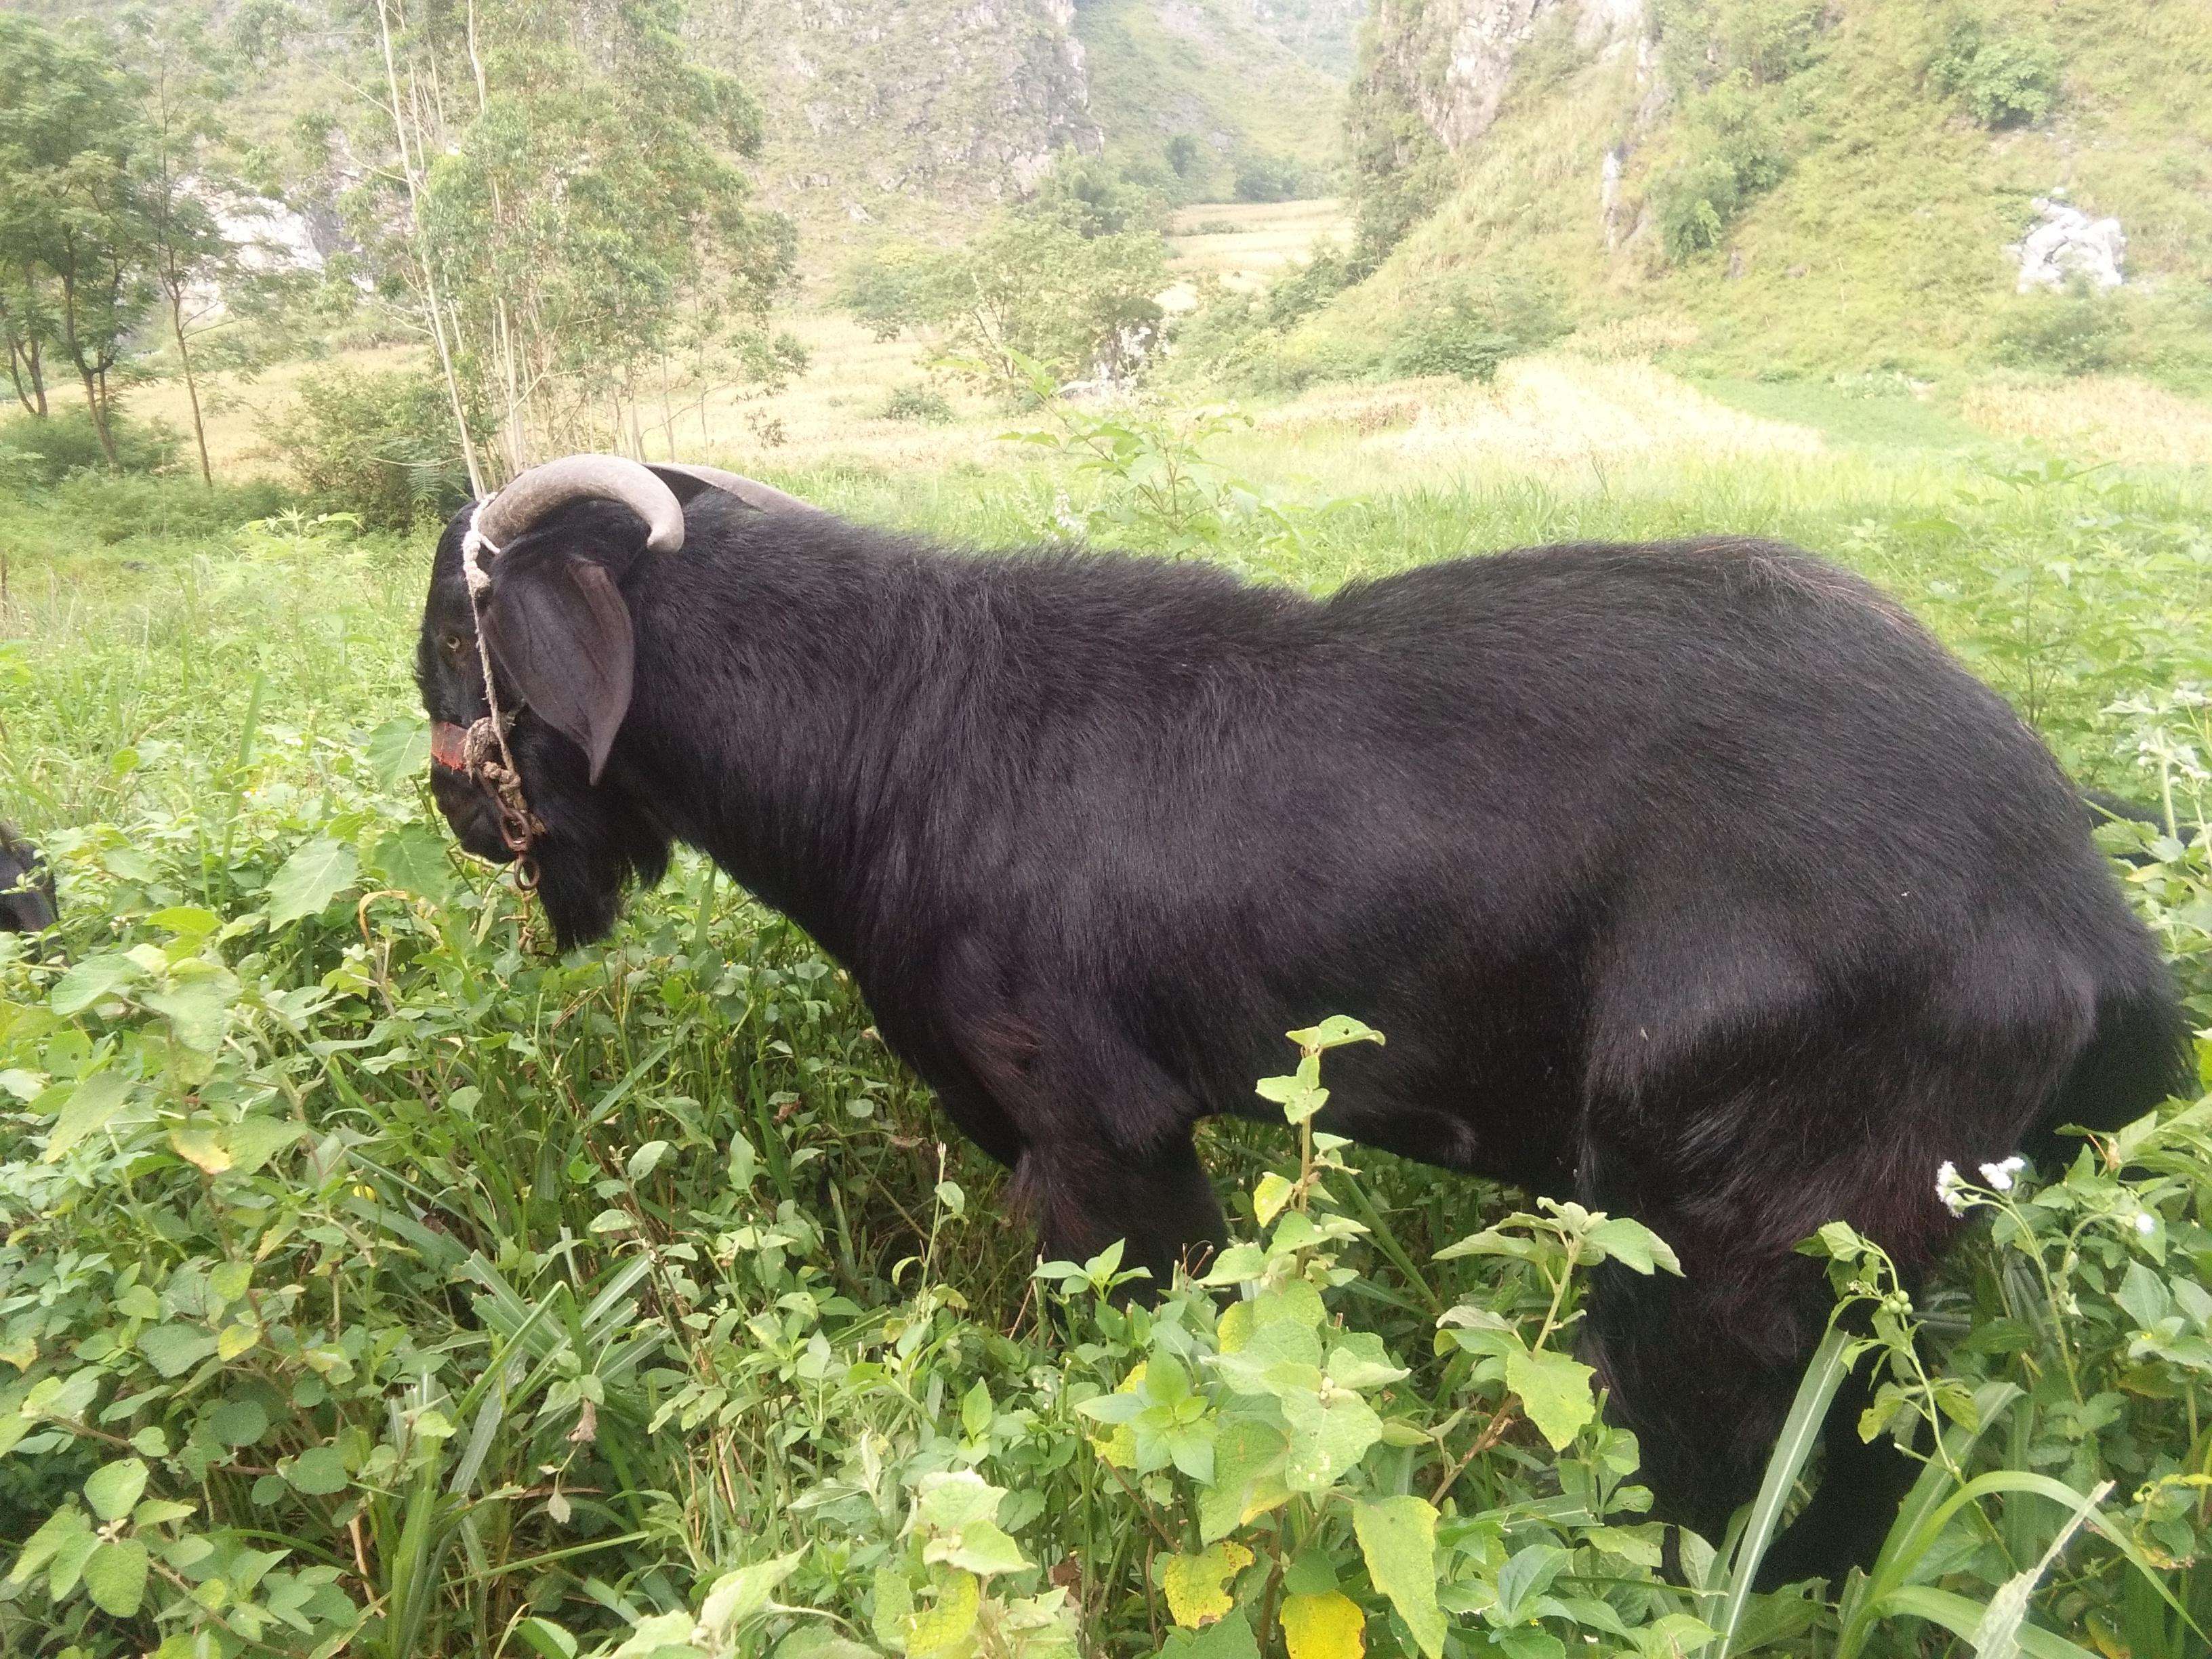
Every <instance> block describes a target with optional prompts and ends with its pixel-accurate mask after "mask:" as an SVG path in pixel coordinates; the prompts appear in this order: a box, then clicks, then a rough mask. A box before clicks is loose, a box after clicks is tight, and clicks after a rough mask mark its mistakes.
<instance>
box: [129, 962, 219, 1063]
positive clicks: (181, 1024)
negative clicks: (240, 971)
mask: <svg viewBox="0 0 2212 1659" xmlns="http://www.w3.org/2000/svg"><path fill="white" fill-rule="evenodd" d="M139 1000H141V1001H143V1003H144V1004H145V1005H146V1006H148V1007H149V1008H151V1009H152V1010H153V1011H154V1012H155V1013H157V1014H159V1015H161V1017H162V1018H164V1019H166V1020H167V1021H168V1022H169V1034H170V1035H171V1036H173V1037H175V1038H176V1040H177V1041H178V1042H181V1043H182V1044H184V1046H185V1048H191V1049H193V1050H195V1051H197V1053H200V1054H213V1053H214V1052H215V1051H216V1049H217V1048H221V1047H222V1036H223V1032H224V1031H225V1030H227V1029H228V1026H229V1024H230V1005H231V1004H232V1003H234V1002H235V1001H236V1000H238V975H235V974H234V973H232V972H231V971H230V969H228V968H225V967H222V965H220V964H219V963H212V962H200V961H197V960H191V961H185V962H180V963H177V964H176V966H175V967H174V968H173V969H172V970H171V975H170V981H169V983H168V984H167V986H165V987H162V988H161V990H158V991H149V992H148V993H147V994H145V995H144V996H143V997H142V998H140V999H139Z"/></svg>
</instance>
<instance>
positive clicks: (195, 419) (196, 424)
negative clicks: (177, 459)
mask: <svg viewBox="0 0 2212 1659" xmlns="http://www.w3.org/2000/svg"><path fill="white" fill-rule="evenodd" d="M169 326H170V327H171V328H172V329H173V330H174V331H175V332H176V336H177V361H178V362H179V363H181V364H183V365H184V370H185V397H186V398H190V399H191V405H192V438H193V441H195V442H196V443H197V444H198V445H199V447H200V482H201V483H204V484H205V485H206V486H207V487H208V488H209V489H214V488H215V469H214V468H213V467H212V466H210V465H208V447H207V422H206V421H204V419H202V418H201V416H200V387H199V381H198V380H197V379H196V378H195V377H194V376H193V374H192V349H191V347H190V346H189V345H187V344H186V343H185V296H184V290H183V289H181V288H173V289H170V290H169Z"/></svg>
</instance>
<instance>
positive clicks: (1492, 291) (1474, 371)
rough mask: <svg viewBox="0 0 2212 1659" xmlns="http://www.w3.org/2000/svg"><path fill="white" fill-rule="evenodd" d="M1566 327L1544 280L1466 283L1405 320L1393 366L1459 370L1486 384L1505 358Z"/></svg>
mask: <svg viewBox="0 0 2212 1659" xmlns="http://www.w3.org/2000/svg"><path fill="white" fill-rule="evenodd" d="M1565 332H1566V323H1565V319H1563V318H1562V317H1561V315H1560V310H1559V297H1558V295H1557V294H1556V293H1554V292H1553V290H1552V289H1549V288H1547V287H1546V286H1545V285H1543V284H1542V283H1500V282H1492V283H1477V284H1464V285H1462V286H1459V287H1456V288H1455V289H1451V290H1449V291H1448V292H1447V293H1446V294H1445V295H1443V298H1442V299H1441V301H1439V302H1438V303H1437V306H1436V307H1434V308H1433V309H1431V310H1429V311H1427V312H1425V313H1421V314H1420V315H1419V316H1417V317H1415V318H1414V319H1413V320H1412V321H1411V322H1409V323H1408V324H1407V325H1406V327H1405V328H1404V329H1403V330H1402V331H1401V332H1400V334H1399V337H1398V343H1397V346H1396V348H1395V350H1394V351H1393V352H1392V354H1391V356H1390V359H1389V369H1390V372H1391V373H1392V374H1405V375H1428V374H1455V375H1457V376H1458V377H1459V378H1460V379H1461V380H1480V381H1481V382H1482V383H1483V384H1484V385H1488V384H1489V383H1490V382H1491V381H1492V380H1496V379H1497V378H1498V368H1499V367H1500V366H1501V365H1502V364H1504V362H1505V361H1506V359H1507V358H1509V357H1518V356H1524V355H1526V354H1527V353H1528V352H1531V351H1536V350H1540V349H1542V348H1543V347H1545V346H1547V345H1549V344H1550V343H1552V342H1553V341H1554V340H1556V339H1558V338H1559V336H1561V335H1562V334H1564V333H1565Z"/></svg>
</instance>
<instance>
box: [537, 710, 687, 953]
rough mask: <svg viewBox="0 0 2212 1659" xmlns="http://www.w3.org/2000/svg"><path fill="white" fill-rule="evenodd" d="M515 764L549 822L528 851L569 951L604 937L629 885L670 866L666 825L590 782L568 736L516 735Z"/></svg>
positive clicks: (655, 878)
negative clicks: (530, 737) (524, 737)
mask: <svg viewBox="0 0 2212 1659" xmlns="http://www.w3.org/2000/svg"><path fill="white" fill-rule="evenodd" d="M556 750H558V751H560V752H554V751H556ZM515 764H516V767H517V769H518V770H520V772H521V774H522V777H523V793H524V795H525V796H526V799H528V800H529V802H530V805H531V810H532V811H533V812H535V813H536V814H537V817H538V822H539V823H542V824H544V826H545V833H544V835H543V836H540V837H539V838H538V841H537V842H535V843H534V844H533V845H532V848H531V856H532V858H534V859H535V860H537V864H538V902H539V903H540V904H542V905H543V906H544V908H545V919H546V920H547V921H550V922H551V923H552V924H553V937H554V939H555V940H556V942H557V943H558V944H559V945H560V947H561V948H562V950H564V951H567V950H572V949H574V947H575V946H577V945H589V944H592V943H593V942H594V941H596V940H599V939H605V937H606V936H607V933H608V931H609V930H610V929H611V928H612V927H614V925H615V919H616V918H617V916H619V915H621V914H622V904H623V895H624V894H625V893H626V892H628V891H629V888H630V887H631V885H632V884H636V885H638V886H640V887H645V888H650V887H652V886H653V885H655V884H658V883H659V880H660V878H661V877H663V876H664V875H665V874H667V873H668V849H669V840H668V836H667V833H666V832H665V830H663V829H661V828H660V827H659V825H658V824H657V823H654V822H653V819H652V818H651V817H649V816H648V815H647V814H646V813H645V812H644V811H641V809H640V808H638V807H637V806H636V805H633V804H632V803H631V802H629V800H628V799H625V798H624V797H623V796H622V795H621V794H619V793H617V792H616V791H615V790H613V789H611V788H606V787H599V788H594V787H592V785H591V783H590V781H588V780H587V779H586V776H585V773H584V766H583V757H582V756H581V755H580V754H579V753H578V752H576V750H574V746H573V745H571V744H568V743H567V742H566V741H565V740H564V739H560V738H550V737H549V738H543V739H542V740H540V741H538V742H527V741H526V740H521V739H519V740H518V741H517V742H516V744H515Z"/></svg>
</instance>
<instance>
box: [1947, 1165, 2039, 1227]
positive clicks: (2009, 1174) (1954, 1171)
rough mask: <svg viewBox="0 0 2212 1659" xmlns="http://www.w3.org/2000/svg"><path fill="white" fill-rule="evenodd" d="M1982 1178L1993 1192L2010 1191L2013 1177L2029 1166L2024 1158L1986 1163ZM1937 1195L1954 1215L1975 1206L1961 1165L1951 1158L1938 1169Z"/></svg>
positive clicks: (1961, 1213)
mask: <svg viewBox="0 0 2212 1659" xmlns="http://www.w3.org/2000/svg"><path fill="white" fill-rule="evenodd" d="M1981 1167H1982V1179H1983V1181H1984V1182H1986V1183H1987V1184H1988V1186H1989V1188H1990V1191H1991V1192H1997V1193H2008V1192H2010V1191H2011V1190H2012V1188H2013V1177H2014V1176H2016V1175H2018V1174H2019V1173H2020V1172H2021V1170H2025V1169H2026V1168H2027V1159H2026V1158H2007V1159H2005V1160H2004V1162H2002V1164H1983V1165H1982V1166H1981ZM1936 1199H1937V1200H1938V1201H1939V1202H1941V1203H1942V1206H1943V1207H1944V1208H1945V1209H1947V1210H1948V1211H1949V1212H1951V1213H1952V1214H1953V1215H1964V1214H1966V1212H1967V1211H1968V1210H1970V1209H1972V1207H1973V1199H1972V1194H1971V1189H1970V1188H1968V1187H1967V1185H1966V1182H1965V1181H1964V1180H1963V1179H1962V1178H1961V1177H1960V1174H1959V1166H1958V1165H1957V1164H1954V1163H1952V1162H1951V1160H1950V1159H1949V1158H1945V1159H1944V1160H1943V1164H1942V1168H1940V1169H1938V1170H1936Z"/></svg>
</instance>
